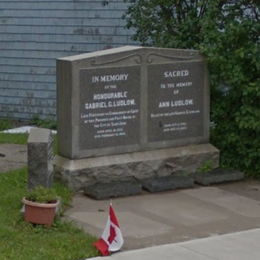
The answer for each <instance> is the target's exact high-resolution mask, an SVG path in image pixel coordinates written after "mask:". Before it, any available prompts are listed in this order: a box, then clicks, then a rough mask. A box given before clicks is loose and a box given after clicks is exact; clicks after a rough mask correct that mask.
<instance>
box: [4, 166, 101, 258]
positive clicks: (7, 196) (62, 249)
mask: <svg viewBox="0 0 260 260" xmlns="http://www.w3.org/2000/svg"><path fill="white" fill-rule="evenodd" d="M26 176H27V169H26V168H23V169H19V170H16V171H11V172H8V173H1V174H0V192H1V193H0V194H1V196H0V259H1V260H10V259H17V260H47V259H48V260H78V259H81V258H83V259H84V258H87V257H93V256H97V255H98V253H97V251H96V249H95V248H94V247H93V246H92V243H93V242H94V241H95V240H96V238H94V237H91V236H90V235H87V234H86V233H84V232H83V231H82V230H80V229H78V228H77V227H75V226H74V225H73V224H72V223H69V222H65V221H62V220H61V219H60V218H58V219H55V223H54V225H53V227H51V228H45V227H43V226H41V225H36V226H35V225H32V224H29V223H26V222H24V220H23V217H22V214H21V213H20V209H21V207H22V203H21V199H22V197H23V196H24V195H25V193H26V186H27V183H26V179H27V177H26ZM54 188H55V190H56V192H57V193H58V194H59V196H61V197H62V201H63V204H64V205H68V203H69V202H70V199H71V196H72V194H71V192H70V191H69V190H68V189H67V188H66V187H65V186H63V185H62V184H59V183H56V184H55V185H54Z"/></svg>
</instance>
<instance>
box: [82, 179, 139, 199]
mask: <svg viewBox="0 0 260 260" xmlns="http://www.w3.org/2000/svg"><path fill="white" fill-rule="evenodd" d="M141 192H142V185H141V184H140V183H138V182H137V181H136V180H135V179H134V178H128V179H127V180H124V181H117V182H110V183H100V182H99V183H95V184H92V185H88V186H86V187H85V188H84V193H85V195H87V196H89V197H92V198H94V199H98V200H100V199H107V198H116V197H125V196H130V195H136V194H139V193H141Z"/></svg>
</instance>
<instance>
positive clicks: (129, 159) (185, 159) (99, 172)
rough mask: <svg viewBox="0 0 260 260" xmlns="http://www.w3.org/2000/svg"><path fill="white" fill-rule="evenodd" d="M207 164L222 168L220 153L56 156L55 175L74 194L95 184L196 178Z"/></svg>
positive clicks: (188, 149) (190, 149)
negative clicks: (177, 177)
mask: <svg viewBox="0 0 260 260" xmlns="http://www.w3.org/2000/svg"><path fill="white" fill-rule="evenodd" d="M207 162H210V165H211V167H212V168H217V167H218V165H219V151H218V149H216V148H215V147H214V146H212V145H211V144H201V145H190V146H184V147H177V148H170V149H160V150H152V151H145V152H134V153H126V154H120V155H113V156H101V157H96V158H87V159H79V160H69V159H67V158H64V157H61V156H56V158H55V162H54V171H55V178H58V179H60V180H62V181H63V182H65V183H66V184H67V185H68V186H69V187H70V188H71V189H72V190H74V191H80V190H83V189H84V187H85V186H87V185H92V184H95V183H111V182H118V181H125V180H129V178H134V179H136V180H142V179H147V178H151V177H157V176H158V177H162V176H170V175H172V174H180V175H181V174H192V173H195V172H196V170H197V169H198V168H200V167H202V166H203V165H204V164H205V163H207Z"/></svg>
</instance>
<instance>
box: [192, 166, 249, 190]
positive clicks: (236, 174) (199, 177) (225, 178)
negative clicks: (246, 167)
mask: <svg viewBox="0 0 260 260" xmlns="http://www.w3.org/2000/svg"><path fill="white" fill-rule="evenodd" d="M244 177H245V175H244V173H243V172H240V171H235V170H228V169H221V168H218V169H214V170H212V171H209V172H205V173H197V174H195V182H196V183H198V184H201V185H204V186H208V185H210V184H217V183H223V182H230V181H240V180H242V179H244Z"/></svg>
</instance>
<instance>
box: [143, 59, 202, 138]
mask: <svg viewBox="0 0 260 260" xmlns="http://www.w3.org/2000/svg"><path fill="white" fill-rule="evenodd" d="M203 80H204V76H203V63H202V62H189V63H183V62H176V63H172V64H157V65H149V66H148V141H149V142H157V141H167V140H169V141H170V140H177V139H181V138H189V137H199V136H202V135H203V100H204V99H203V85H204V83H203Z"/></svg>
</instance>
